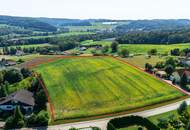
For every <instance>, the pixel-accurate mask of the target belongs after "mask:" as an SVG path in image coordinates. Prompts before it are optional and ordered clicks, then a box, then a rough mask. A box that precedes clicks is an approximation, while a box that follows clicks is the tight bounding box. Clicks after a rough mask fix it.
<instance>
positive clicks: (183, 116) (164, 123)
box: [158, 102, 190, 130]
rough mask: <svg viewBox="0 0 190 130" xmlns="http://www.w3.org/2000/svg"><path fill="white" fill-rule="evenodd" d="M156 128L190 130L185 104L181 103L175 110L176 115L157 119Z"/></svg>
mask: <svg viewBox="0 0 190 130" xmlns="http://www.w3.org/2000/svg"><path fill="white" fill-rule="evenodd" d="M158 126H159V127H160V128H161V129H170V130H179V129H180V128H183V129H185V130H189V129H190V113H189V111H188V106H187V103H186V102H183V103H182V104H181V105H180V106H179V108H178V109H177V114H171V115H169V116H168V117H166V118H160V119H158Z"/></svg>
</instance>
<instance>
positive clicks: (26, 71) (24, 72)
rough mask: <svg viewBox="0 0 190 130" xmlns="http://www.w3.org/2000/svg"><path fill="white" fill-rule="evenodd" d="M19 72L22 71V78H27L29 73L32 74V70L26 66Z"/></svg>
mask: <svg viewBox="0 0 190 130" xmlns="http://www.w3.org/2000/svg"><path fill="white" fill-rule="evenodd" d="M20 72H21V73H22V75H23V77H24V78H27V77H29V76H31V74H32V72H31V71H30V70H29V69H27V68H22V69H21V70H20Z"/></svg>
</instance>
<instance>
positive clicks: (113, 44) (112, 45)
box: [111, 41, 118, 53]
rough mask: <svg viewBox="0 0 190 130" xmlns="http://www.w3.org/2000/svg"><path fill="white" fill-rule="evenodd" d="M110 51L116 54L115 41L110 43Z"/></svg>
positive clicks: (116, 44) (116, 45)
mask: <svg viewBox="0 0 190 130" xmlns="http://www.w3.org/2000/svg"><path fill="white" fill-rule="evenodd" d="M111 49H112V52H113V53H115V52H117V50H118V42H116V41H114V42H112V44H111Z"/></svg>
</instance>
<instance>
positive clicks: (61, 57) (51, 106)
mask: <svg viewBox="0 0 190 130" xmlns="http://www.w3.org/2000/svg"><path fill="white" fill-rule="evenodd" d="M98 57H99V58H102V57H110V58H113V59H115V60H117V61H120V62H122V63H124V64H127V65H129V66H131V67H133V68H136V69H138V70H140V71H142V72H143V73H146V74H148V75H150V76H152V77H154V78H156V79H158V80H160V81H161V82H164V83H166V84H168V85H169V86H171V87H174V88H175V89H177V90H178V91H180V92H182V93H184V94H186V96H190V93H189V92H187V91H185V90H183V89H181V88H180V87H178V86H176V85H173V84H170V83H168V82H167V81H165V80H162V79H160V78H158V77H156V76H155V75H153V74H150V73H148V72H146V71H145V70H143V69H142V68H139V67H137V66H135V65H133V64H131V63H129V62H127V61H125V60H123V59H120V58H118V57H114V56H57V57H55V59H54V60H50V61H47V62H44V63H49V62H53V61H56V60H59V59H70V58H98ZM44 63H40V64H44ZM33 67H35V66H33ZM36 74H37V73H36ZM37 78H38V80H39V82H40V84H41V85H42V87H43V89H44V92H45V94H46V96H47V98H48V102H49V104H50V111H51V117H52V119H53V121H55V113H54V106H53V103H52V102H51V98H50V96H49V93H48V90H47V88H46V86H45V84H44V82H43V81H42V80H41V79H40V77H39V74H37ZM184 98H185V97H184ZM180 99H181V98H180ZM182 99H183V98H182ZM163 104H165V102H163ZM152 106H157V105H156V104H152ZM148 107H150V108H151V105H148ZM144 108H145V109H146V107H142V108H136V109H135V110H134V111H136V110H142V109H144ZM130 111H131V112H133V110H129V111H128V112H127V113H130ZM122 113H126V111H125V112H119V113H118V114H117V115H121V114H122ZM115 114H116V113H113V114H105V115H97V116H93V117H85V118H84V120H85V119H87V120H92V119H97V118H104V117H107V116H108V115H109V116H114V115H115ZM71 120H72V119H71ZM81 120H83V118H81V119H79V121H81ZM57 121H58V122H59V120H57ZM77 121H78V120H74V122H77ZM69 122H73V121H69V120H65V123H69Z"/></svg>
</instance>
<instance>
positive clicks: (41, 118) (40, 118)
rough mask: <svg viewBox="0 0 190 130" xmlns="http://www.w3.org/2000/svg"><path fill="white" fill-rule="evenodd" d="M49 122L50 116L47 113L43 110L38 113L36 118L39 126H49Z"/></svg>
mask: <svg viewBox="0 0 190 130" xmlns="http://www.w3.org/2000/svg"><path fill="white" fill-rule="evenodd" d="M48 121H49V115H48V113H47V112H46V111H44V110H42V111H40V112H39V113H38V115H37V118H36V125H37V126H47V125H48Z"/></svg>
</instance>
